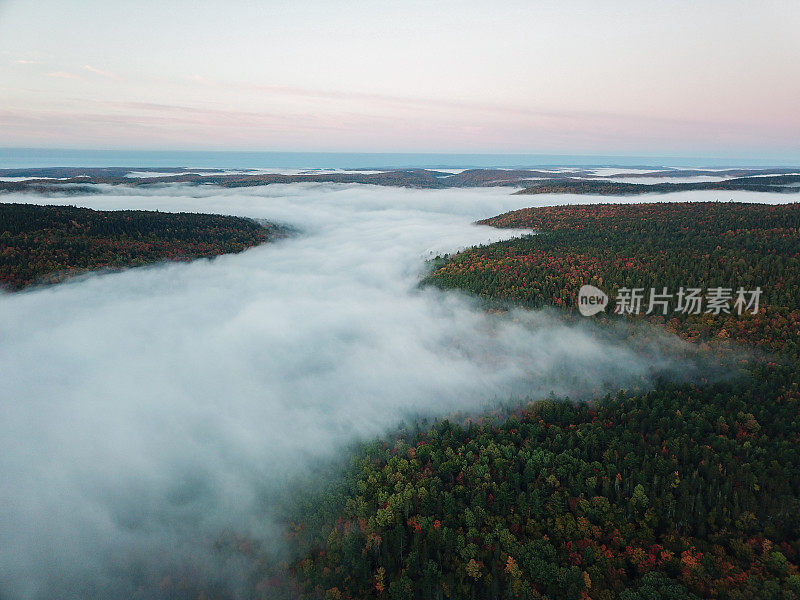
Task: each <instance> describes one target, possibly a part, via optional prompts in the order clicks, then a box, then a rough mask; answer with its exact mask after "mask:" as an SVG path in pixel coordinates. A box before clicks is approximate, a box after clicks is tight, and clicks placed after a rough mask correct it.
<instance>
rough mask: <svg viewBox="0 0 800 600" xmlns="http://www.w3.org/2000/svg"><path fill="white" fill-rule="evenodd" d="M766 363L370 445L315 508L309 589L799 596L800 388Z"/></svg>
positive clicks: (307, 545) (326, 592)
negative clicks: (748, 371) (752, 372)
mask: <svg viewBox="0 0 800 600" xmlns="http://www.w3.org/2000/svg"><path fill="white" fill-rule="evenodd" d="M762 370H763V372H759V373H758V374H756V376H754V377H753V378H751V379H749V380H747V381H745V382H737V383H736V384H730V383H724V384H715V385H712V386H708V387H695V386H671V385H663V386H661V387H659V388H658V389H656V390H655V391H652V392H650V393H647V394H644V395H641V396H637V397H628V396H626V395H625V394H624V393H620V394H619V395H617V396H616V397H613V398H612V397H608V398H606V399H604V400H601V401H599V402H597V403H590V404H572V403H569V402H553V401H545V402H540V403H537V404H535V405H530V406H528V407H527V408H525V409H523V410H521V411H519V412H518V413H517V414H516V415H514V416H512V417H511V418H506V419H504V420H502V421H499V422H498V421H494V420H485V421H478V422H472V423H469V424H466V425H463V426H462V425H456V424H453V423H450V422H449V421H444V422H441V423H439V424H437V425H435V426H434V427H432V428H430V429H428V430H426V431H423V432H421V433H418V434H416V435H411V436H408V437H400V438H398V439H397V440H396V441H395V442H394V443H393V444H392V445H389V446H387V445H385V444H384V445H379V444H374V445H372V446H371V447H369V448H367V449H365V450H364V451H363V453H362V454H361V455H360V456H358V458H357V459H356V460H355V461H354V465H353V467H352V468H351V469H350V471H349V473H348V476H347V479H346V480H345V482H344V483H342V484H341V486H340V488H339V489H338V490H336V491H335V492H331V493H329V494H328V495H321V496H319V497H317V498H316V499H315V500H314V501H312V503H311V504H310V506H304V507H303V508H302V510H303V515H302V516H301V517H300V518H299V520H298V523H297V524H296V525H295V528H294V531H293V534H292V535H293V538H294V540H295V541H296V543H297V544H298V546H299V547H300V548H303V549H304V550H305V552H306V554H305V556H304V558H302V559H301V560H299V561H298V562H297V563H296V564H295V567H294V569H295V572H294V575H295V578H296V580H297V581H298V582H299V585H300V590H301V592H302V595H303V596H304V597H308V598H352V599H356V598H358V599H365V598H387V599H393V600H395V599H408V600H411V599H412V598H426V599H427V598H431V599H434V598H436V599H438V598H459V599H471V598H486V599H490V598H552V599H568V598H574V599H578V598H598V599H611V598H617V597H619V598H625V599H629V600H634V599H645V598H646V599H658V598H675V599H677V598H692V597H695V596H700V597H717V598H742V599H745V598H756V597H760V598H786V599H789V598H799V597H800V575H798V569H797V563H798V552H800V535H799V534H798V526H799V525H800V502H799V501H798V497H800V470H799V469H798V468H799V467H800V452H799V451H798V447H797V444H798V441H800V435H799V434H800V426H799V424H798V402H800V391H798V387H797V380H796V374H795V373H794V372H793V370H792V369H790V368H787V367H775V366H772V365H771V366H768V367H763V368H762ZM756 399H757V401H756V402H754V400H756ZM339 497H341V498H343V500H340V501H339V502H337V498H339ZM308 514H314V515H315V516H314V517H313V518H309V517H308V516H306V515H308ZM273 583H275V582H274V581H273ZM656 590H657V591H656ZM265 597H268V595H267V596H265Z"/></svg>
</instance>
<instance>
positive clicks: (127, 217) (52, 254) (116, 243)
mask: <svg viewBox="0 0 800 600" xmlns="http://www.w3.org/2000/svg"><path fill="white" fill-rule="evenodd" d="M281 235H284V232H283V230H282V229H281V228H280V227H277V226H274V225H265V226H262V225H259V224H258V223H255V222H254V221H251V220H249V219H242V218H240V217H230V216H223V215H207V214H194V213H162V212H152V211H142V210H124V211H96V210H91V209H88V208H76V207H74V206H38V205H33V204H2V203H0V285H2V286H3V287H6V288H7V289H11V290H19V289H22V288H24V287H26V286H29V285H32V284H41V283H54V282H58V281H63V280H64V279H67V278H69V277H70V276H72V275H75V274H77V273H82V272H85V271H89V270H92V269H100V268H107V269H121V268H125V267H133V266H139V265H145V264H149V263H153V262H158V261H162V260H180V261H185V260H192V259H195V258H200V257H211V256H216V255H219V254H225V253H228V252H241V251H242V250H246V249H247V248H250V247H252V246H255V245H257V244H260V243H263V242H265V241H268V240H270V239H273V238H275V237H278V236H281Z"/></svg>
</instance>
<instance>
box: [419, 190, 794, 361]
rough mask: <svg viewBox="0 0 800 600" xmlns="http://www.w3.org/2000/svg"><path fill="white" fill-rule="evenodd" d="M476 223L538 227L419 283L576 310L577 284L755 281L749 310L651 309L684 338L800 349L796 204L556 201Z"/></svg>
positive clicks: (671, 286) (456, 260) (674, 287)
mask: <svg viewBox="0 0 800 600" xmlns="http://www.w3.org/2000/svg"><path fill="white" fill-rule="evenodd" d="M481 223H482V224H485V225H492V226H495V227H510V228H530V229H532V230H534V231H535V232H537V233H536V235H530V236H525V237H522V238H517V239H513V240H509V241H504V242H499V243H496V244H491V245H488V246H481V247H477V248H473V249H470V250H466V251H464V252H462V253H459V254H457V255H456V256H454V257H452V258H451V259H449V260H447V261H445V262H444V264H442V266H440V267H439V268H438V269H436V270H435V271H434V272H433V273H431V275H430V276H429V277H428V278H427V279H426V283H429V284H433V285H437V286H440V287H442V288H457V289H463V290H467V291H470V292H472V293H474V294H477V295H479V296H481V297H484V298H487V299H491V300H503V301H507V302H509V303H511V304H518V305H522V306H526V307H540V306H543V305H552V306H557V307H560V308H564V309H566V310H569V311H575V310H576V308H577V295H578V291H579V289H580V287H581V286H582V285H583V284H591V285H595V286H597V287H599V288H600V289H603V290H604V291H606V292H607V293H609V294H610V295H611V294H613V293H614V292H615V291H617V290H619V289H621V288H628V289H631V288H644V289H645V290H646V291H647V292H648V293H649V291H650V289H651V288H655V289H656V290H657V291H658V292H661V291H662V290H663V288H665V287H666V288H667V290H668V292H671V293H676V292H677V291H678V290H680V288H681V287H683V288H684V289H686V288H700V289H702V290H704V291H707V290H708V289H709V288H714V287H724V288H730V289H731V290H733V291H734V292H735V290H737V289H738V288H744V289H745V290H754V289H756V288H761V289H762V292H763V293H762V296H761V298H760V301H759V312H758V314H756V315H753V314H749V312H750V311H748V312H747V314H743V315H739V314H738V313H737V311H734V310H730V312H729V313H725V312H721V313H720V314H712V313H707V312H701V313H700V314H690V313H681V312H676V311H674V310H670V311H669V312H668V314H667V315H666V316H664V315H661V314H658V312H655V313H654V314H651V315H650V316H649V317H648V318H650V319H651V320H653V321H655V322H659V323H664V324H665V325H666V327H667V328H668V329H670V330H671V331H673V332H676V333H679V334H680V335H682V336H683V337H685V338H687V339H689V340H692V341H707V340H716V341H723V340H728V339H731V340H733V341H736V342H739V343H742V344H747V345H758V346H760V347H762V348H764V349H767V350H770V351H775V352H782V353H786V352H791V353H794V354H797V353H798V351H799V350H800V307H798V303H797V298H798V295H799V294H800V233H799V232H800V204H785V205H766V204H743V203H732V202H686V203H649V204H598V205H588V206H554V207H544V208H530V209H523V210H519V211H514V212H510V213H507V214H504V215H500V216H498V217H494V218H492V219H487V220H485V221H481ZM613 308H614V306H613V305H611V307H610V308H609V309H607V312H611V310H613ZM645 308H647V307H646V305H644V304H643V311H642V312H645V310H644V309H645ZM731 308H732V307H731Z"/></svg>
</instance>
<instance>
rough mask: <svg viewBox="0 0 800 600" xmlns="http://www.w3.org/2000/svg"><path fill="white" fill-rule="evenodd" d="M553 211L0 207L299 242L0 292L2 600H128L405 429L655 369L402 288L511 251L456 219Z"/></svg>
mask: <svg viewBox="0 0 800 600" xmlns="http://www.w3.org/2000/svg"><path fill="white" fill-rule="evenodd" d="M680 196H682V197H687V196H683V195H680ZM702 196H703V194H696V193H695V194H692V195H690V196H688V197H691V198H695V199H696V198H698V197H702ZM737 197H739V198H741V197H742V195H741V194H738V195H737ZM554 198H555V199H557V200H558V201H565V200H569V199H570V198H571V197H568V196H561V197H549V198H538V197H536V198H532V197H530V196H527V197H526V196H512V195H510V194H509V190H507V189H499V190H497V189H479V190H447V191H413V190H405V189H391V188H377V187H369V186H347V185H306V184H295V185H291V186H278V185H275V186H269V187H262V188H252V189H233V190H222V189H216V188H212V187H177V186H169V187H163V188H160V189H152V188H151V189H148V190H143V189H141V188H139V189H132V188H131V189H121V188H106V193H105V194H104V195H93V196H70V197H59V198H43V197H41V196H14V195H9V196H5V197H4V198H3V201H6V202H15V201H16V202H19V201H25V202H36V203H49V204H54V203H60V204H76V205H79V206H88V207H91V208H98V209H123V208H139V209H159V210H165V211H198V212H215V213H225V214H235V215H241V216H248V217H255V218H263V219H269V220H273V221H277V222H282V223H287V224H291V225H294V226H296V227H298V228H300V229H301V230H302V233H301V234H300V235H298V236H297V237H294V238H290V239H287V240H284V241H281V242H279V243H276V244H267V245H264V246H261V247H258V248H255V249H252V250H250V251H247V252H245V253H242V254H239V255H230V256H223V257H219V258H217V259H214V260H200V261H196V262H193V263H191V264H170V265H161V266H156V267H148V268H139V269H133V270H129V271H126V272H123V273H117V274H110V275H101V276H89V277H86V278H83V279H81V280H78V281H73V282H70V283H66V284H62V285H57V286H53V287H48V288H43V289H37V290H33V291H28V292H24V293H18V294H0V374H2V375H0V597H2V598H4V599H9V600H16V599H28V598H48V599H56V598H74V597H81V598H89V597H102V598H113V597H119V598H130V597H136V589H137V585H138V584H137V583H136V580H135V577H134V575H133V573H134V571H135V572H136V573H138V575H137V577H139V576H141V575H142V573H145V574H146V573H147V572H149V570H150V569H155V568H157V567H161V566H164V565H168V564H170V563H171V561H176V562H180V560H181V558H182V557H183V556H188V555H191V556H193V557H194V558H193V560H198V556H200V555H202V551H203V548H204V547H205V545H207V544H208V543H210V542H211V541H213V540H214V538H215V536H217V535H219V534H220V533H221V532H228V531H237V532H242V533H245V534H248V535H252V536H255V537H256V538H258V539H262V540H265V541H267V542H269V541H270V540H271V539H272V537H273V536H275V532H274V530H273V529H272V527H271V523H270V512H269V507H268V506H263V503H261V502H259V498H260V497H263V496H262V493H263V492H265V491H266V492H275V491H276V490H280V489H281V486H284V485H285V483H286V482H287V481H288V480H289V479H290V478H291V476H292V474H295V473H297V472H298V471H299V470H302V469H303V468H305V467H306V466H308V465H309V464H311V463H312V462H313V461H314V460H315V459H318V458H325V457H330V456H332V455H333V454H335V453H336V452H337V451H340V450H341V449H342V448H343V447H344V446H346V445H348V444H349V443H351V442H352V441H353V440H355V439H358V438H363V437H367V436H373V435H376V434H379V433H381V432H382V431H386V430H389V429H391V428H393V427H395V426H397V425H398V424H400V423H401V422H402V420H403V419H404V417H406V416H408V415H412V414H414V415H416V414H426V415H430V416H436V415H443V414H446V413H447V412H448V411H452V410H455V409H464V410H477V409H480V408H482V407H485V406H487V405H490V404H491V403H492V402H496V401H499V400H503V399H507V398H508V397H509V396H511V395H517V396H521V395H532V396H542V395H546V394H548V393H549V392H550V391H553V392H555V393H556V394H569V395H570V396H572V397H585V396H586V395H588V394H593V393H595V392H596V391H598V390H601V389H605V388H604V386H605V385H606V384H609V385H611V386H626V385H629V384H631V383H636V382H639V383H641V382H643V381H645V382H646V381H648V379H649V378H650V377H651V375H652V373H653V370H654V369H659V368H667V367H669V366H670V365H672V364H673V363H672V362H671V360H670V359H669V358H667V357H666V354H664V352H665V351H666V350H665V349H666V348H667V347H669V346H670V345H672V344H673V342H672V341H670V340H668V339H667V338H666V337H665V338H663V340H661V341H659V342H655V341H654V342H653V344H654V345H653V346H651V348H650V350H649V351H648V352H642V351H641V350H640V349H634V348H632V347H631V345H630V344H629V343H628V342H627V341H625V340H622V341H616V342H613V341H609V340H608V339H601V337H602V336H601V335H600V334H599V332H597V331H596V330H595V329H593V328H592V327H590V326H589V324H588V323H587V324H585V325H583V324H582V325H581V327H572V328H569V327H566V326H564V325H562V324H560V323H559V322H558V321H557V320H556V319H554V318H552V317H551V316H549V315H548V314H547V313H544V312H541V313H529V314H527V315H524V316H523V315H505V316H499V317H498V316H492V315H487V314H486V313H485V312H483V311H481V310H480V309H479V308H478V307H476V306H475V305H474V304H473V303H472V301H471V300H469V299H467V298H465V297H462V296H459V295H458V294H455V293H448V294H444V293H441V292H438V291H435V290H431V289H427V290H419V289H418V288H417V283H418V280H419V277H420V274H421V273H422V272H423V270H424V268H425V265H424V259H425V258H426V257H429V256H431V255H435V254H437V253H440V252H445V251H453V250H455V249H458V248H460V247H463V246H466V245H472V244H476V243H482V242H487V241H490V240H498V239H501V238H504V237H507V236H509V235H513V232H509V231H498V230H492V229H489V228H485V227H476V226H474V225H472V224H471V222H472V221H474V220H475V219H478V218H481V217H488V216H492V215H495V214H498V213H500V212H503V211H506V210H509V209H513V208H519V207H523V206H531V205H537V204H544V203H552V201H553V199H554ZM659 198H665V197H659ZM671 198H672V197H671ZM571 199H573V200H574V199H575V198H574V197H572V198H571ZM707 199H714V197H713V196H712V197H708V198H707ZM725 199H727V198H725ZM749 199H756V200H763V199H765V196H764V195H758V196H756V195H752V196H751V197H749ZM548 200H549V202H547V201H548ZM593 200H597V199H596V198H591V197H581V198H580V201H582V202H589V201H593ZM515 317H516V319H515ZM655 344H657V345H655ZM678 367H680V365H678ZM133 566H135V567H136V568H135V569H134V568H133ZM210 568H213V567H210Z"/></svg>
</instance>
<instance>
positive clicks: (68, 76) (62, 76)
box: [46, 71, 81, 79]
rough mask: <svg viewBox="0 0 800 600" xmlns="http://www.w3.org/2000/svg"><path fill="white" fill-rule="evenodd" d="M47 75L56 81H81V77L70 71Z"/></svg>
mask: <svg viewBox="0 0 800 600" xmlns="http://www.w3.org/2000/svg"><path fill="white" fill-rule="evenodd" d="M46 75H47V76H48V77H53V78H55V79H81V76H80V75H76V74H75V73H71V72H69V71H51V72H50V73H46Z"/></svg>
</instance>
